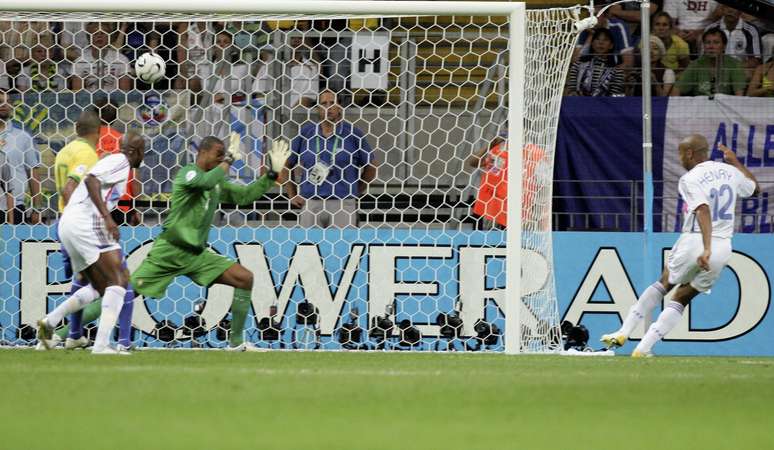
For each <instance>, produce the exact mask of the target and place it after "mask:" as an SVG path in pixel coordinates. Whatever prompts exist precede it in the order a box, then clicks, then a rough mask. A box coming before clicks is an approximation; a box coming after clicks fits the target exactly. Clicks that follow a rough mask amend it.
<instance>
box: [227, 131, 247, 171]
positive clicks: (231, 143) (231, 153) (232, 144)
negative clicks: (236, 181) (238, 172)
mask: <svg viewBox="0 0 774 450" xmlns="http://www.w3.org/2000/svg"><path fill="white" fill-rule="evenodd" d="M240 144H241V138H240V137H239V133H237V132H233V131H232V132H231V135H230V136H229V138H228V148H227V149H226V157H225V158H223V160H224V161H226V162H227V163H229V164H233V163H234V161H238V160H240V159H242V151H241V150H240V149H239V146H240Z"/></svg>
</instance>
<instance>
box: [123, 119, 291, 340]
mask: <svg viewBox="0 0 774 450" xmlns="http://www.w3.org/2000/svg"><path fill="white" fill-rule="evenodd" d="M224 147H225V146H224V144H223V141H221V140H220V139H218V138H216V137H214V136H209V137H206V138H204V139H203V140H202V142H201V144H200V146H199V153H198V154H197V156H196V162H195V163H194V164H189V165H187V166H185V167H183V168H181V169H180V171H179V172H178V174H177V176H176V177H175V180H174V184H173V188H172V199H171V206H170V211H169V215H168V216H167V218H166V219H165V220H164V224H163V231H162V232H161V234H160V235H159V236H158V238H157V239H156V240H155V241H154V243H153V248H151V251H150V253H149V254H148V256H147V258H145V260H144V261H143V262H142V264H141V265H140V267H139V268H137V270H136V271H135V272H134V273H133V274H132V284H133V285H134V289H135V291H136V292H137V293H139V294H142V295H144V296H145V297H154V298H160V297H163V296H164V294H165V292H166V289H167V286H169V284H170V283H172V281H173V280H174V279H175V277H178V276H181V275H185V276H187V277H189V278H191V280H193V281H194V282H195V283H196V284H198V285H200V286H210V285H212V284H216V283H220V284H225V285H227V286H232V287H234V299H233V302H232V304H231V315H232V320H231V333H230V337H229V347H228V348H229V350H235V351H245V350H251V349H253V348H254V346H253V345H252V344H250V343H245V342H244V336H243V334H244V333H243V331H244V326H245V320H246V318H247V312H248V310H249V309H250V293H251V290H252V287H253V274H252V272H250V271H249V270H247V269H246V268H245V267H244V266H242V265H240V264H239V263H237V262H236V261H233V260H231V259H229V258H226V257H224V256H220V255H218V254H216V253H215V252H213V251H212V250H209V249H208V248H207V235H208V234H209V231H210V226H211V225H212V218H213V216H214V214H215V210H216V209H217V208H218V206H219V205H220V202H221V201H223V202H224V203H236V204H239V205H249V204H252V203H253V202H254V201H255V200H256V199H258V198H260V197H261V196H262V195H263V194H264V193H266V191H268V190H269V189H270V188H271V187H272V186H273V185H274V183H275V180H276V179H277V177H278V175H279V174H280V173H281V171H282V169H283V168H284V167H285V161H286V160H287V158H288V156H290V150H289V149H288V143H287V142H286V141H282V140H276V141H274V143H273V145H272V148H271V150H269V152H268V157H269V158H268V160H269V170H268V172H267V173H266V174H265V175H263V176H262V177H261V178H259V179H258V180H256V181H254V182H253V183H251V184H249V185H247V186H243V185H238V184H234V183H230V182H228V181H227V180H226V174H227V173H228V170H229V167H230V166H231V164H232V163H233V162H234V160H235V159H240V158H241V154H240V151H239V135H238V134H236V133H232V135H231V139H230V143H229V148H228V150H226V149H225V148H224Z"/></svg>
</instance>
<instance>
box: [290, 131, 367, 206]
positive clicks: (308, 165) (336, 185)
mask: <svg viewBox="0 0 774 450" xmlns="http://www.w3.org/2000/svg"><path fill="white" fill-rule="evenodd" d="M290 149H291V154H290V158H288V162H289V163H290V166H291V167H293V166H295V165H296V164H299V165H300V166H301V168H302V169H303V170H302V173H301V183H300V188H299V191H298V192H299V195H301V196H302V197H304V198H339V199H343V198H350V197H357V196H358V195H359V193H360V192H359V188H358V182H359V181H360V172H361V171H362V169H363V167H365V166H367V165H369V164H371V162H372V161H373V150H372V149H371V146H370V145H369V144H368V141H367V140H366V138H365V136H364V135H363V132H362V131H360V130H359V129H357V128H355V127H354V126H353V125H352V124H350V123H347V122H343V121H342V122H339V123H338V124H337V125H336V129H335V131H334V133H333V134H332V135H331V136H330V137H328V138H325V137H323V135H322V131H321V130H320V125H319V124H315V123H308V124H306V125H304V126H303V127H301V131H300V132H299V134H298V136H296V138H295V139H293V142H292V143H291V146H290ZM334 153H335V156H334ZM318 158H319V159H318ZM318 161H319V162H322V163H324V164H326V165H328V166H329V167H330V172H329V173H328V177H327V178H326V179H325V181H323V182H322V183H321V184H320V185H319V186H315V185H314V184H312V183H311V182H309V180H308V177H309V171H310V170H311V169H312V167H314V166H315V164H317V163H318Z"/></svg>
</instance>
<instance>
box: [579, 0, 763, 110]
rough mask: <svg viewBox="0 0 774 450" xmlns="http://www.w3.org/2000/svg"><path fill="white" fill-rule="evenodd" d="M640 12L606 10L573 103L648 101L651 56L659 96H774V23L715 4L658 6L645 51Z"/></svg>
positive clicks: (584, 37) (586, 40)
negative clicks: (645, 89) (644, 97)
mask: <svg viewBox="0 0 774 450" xmlns="http://www.w3.org/2000/svg"><path fill="white" fill-rule="evenodd" d="M597 3H598V4H599V3H600V2H597ZM601 3H602V5H601V6H599V7H598V8H600V9H599V10H600V11H601V10H602V8H604V7H605V3H606V2H601ZM635 6H636V10H633V9H626V6H624V5H613V6H611V7H609V8H607V9H604V12H603V13H602V14H601V16H600V17H599V21H598V23H597V25H596V26H595V28H594V29H592V30H589V31H585V32H583V33H582V34H581V35H580V37H579V40H578V43H577V47H576V51H575V53H574V55H573V63H572V66H571V68H570V72H569V76H568V79H567V85H566V90H565V94H566V95H581V96H622V95H635V96H638V95H641V80H642V76H643V74H642V66H641V57H640V55H641V54H642V51H643V48H647V49H648V50H649V52H650V59H651V73H650V79H651V84H652V92H651V94H652V95H654V96H680V95H682V96H697V95H706V96H712V95H715V94H727V95H740V96H741V95H746V96H751V97H772V96H774V58H773V57H774V19H771V18H769V19H767V18H761V17H754V16H750V15H749V14H743V13H742V12H741V11H739V10H737V9H734V8H732V7H730V6H727V5H724V4H721V3H718V2H715V1H712V0H697V1H690V2H686V1H682V0H663V2H652V3H651V18H650V19H651V20H650V22H651V29H650V33H651V34H650V42H648V43H647V46H645V45H643V43H642V39H641V37H642V33H641V30H640V29H639V23H640V12H639V5H635Z"/></svg>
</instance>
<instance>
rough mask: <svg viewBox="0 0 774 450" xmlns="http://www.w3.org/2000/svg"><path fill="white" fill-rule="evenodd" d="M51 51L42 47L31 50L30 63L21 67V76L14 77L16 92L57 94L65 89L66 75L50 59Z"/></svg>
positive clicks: (37, 46)
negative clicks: (51, 92)
mask: <svg viewBox="0 0 774 450" xmlns="http://www.w3.org/2000/svg"><path fill="white" fill-rule="evenodd" d="M51 51H52V49H49V48H46V47H44V46H42V45H36V46H35V47H33V48H32V51H31V61H30V62H29V64H27V65H25V66H24V67H22V71H21V74H19V76H18V77H16V90H18V91H20V92H24V91H26V90H33V91H37V92H39V91H54V92H58V91H61V90H62V89H66V88H67V73H66V72H65V71H64V70H63V68H62V66H60V65H59V64H57V63H55V62H54V61H53V60H52V59H51V57H50V52H51Z"/></svg>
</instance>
